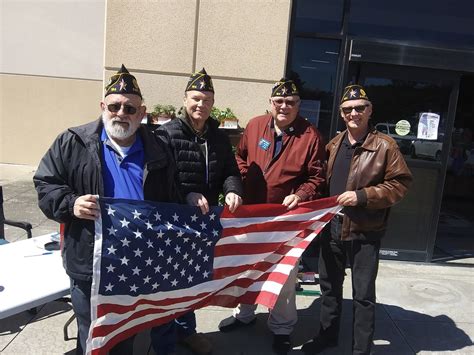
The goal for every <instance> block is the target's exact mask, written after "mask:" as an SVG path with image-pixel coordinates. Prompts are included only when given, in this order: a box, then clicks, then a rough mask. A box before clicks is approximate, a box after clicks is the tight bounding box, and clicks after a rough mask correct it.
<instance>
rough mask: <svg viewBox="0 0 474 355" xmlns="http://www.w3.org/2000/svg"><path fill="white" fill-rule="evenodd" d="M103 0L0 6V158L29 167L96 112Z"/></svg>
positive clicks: (13, 0)
mask: <svg viewBox="0 0 474 355" xmlns="http://www.w3.org/2000/svg"><path fill="white" fill-rule="evenodd" d="M104 19H105V0H65V1H57V0H42V1H36V0H22V1H17V0H2V1H1V3H0V52H1V60H0V163H12V164H32V165H36V164H37V163H38V162H39V160H40V158H41V157H42V155H43V154H44V153H45V152H46V150H47V149H48V147H49V146H50V145H51V143H52V140H53V139H54V138H55V137H56V136H57V134H58V133H60V132H61V131H62V130H64V129H65V128H66V127H69V126H75V125H79V124H81V123H84V122H87V121H90V120H92V119H94V118H96V117H98V115H99V112H100V111H99V101H100V98H101V95H102V78H103V54H104Z"/></svg>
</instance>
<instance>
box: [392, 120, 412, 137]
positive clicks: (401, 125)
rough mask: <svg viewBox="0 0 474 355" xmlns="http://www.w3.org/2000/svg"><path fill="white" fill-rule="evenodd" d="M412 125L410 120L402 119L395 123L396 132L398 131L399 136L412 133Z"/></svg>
mask: <svg viewBox="0 0 474 355" xmlns="http://www.w3.org/2000/svg"><path fill="white" fill-rule="evenodd" d="M410 127H411V125H410V122H408V121H407V120H400V121H398V122H397V124H396V125H395V132H397V134H398V135H399V136H406V135H407V134H408V133H410Z"/></svg>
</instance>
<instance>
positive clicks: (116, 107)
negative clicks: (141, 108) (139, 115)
mask: <svg viewBox="0 0 474 355" xmlns="http://www.w3.org/2000/svg"><path fill="white" fill-rule="evenodd" d="M122 107H123V112H124V113H125V114H127V115H133V114H135V113H136V112H137V108H136V107H134V106H131V105H121V104H108V105H107V110H109V111H110V112H113V113H116V112H119V111H120V109H121V108H122Z"/></svg>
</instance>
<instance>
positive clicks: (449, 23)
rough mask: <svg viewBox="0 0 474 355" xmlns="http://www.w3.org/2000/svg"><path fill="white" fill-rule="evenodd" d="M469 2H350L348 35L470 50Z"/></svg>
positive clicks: (473, 40)
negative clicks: (445, 45)
mask: <svg viewBox="0 0 474 355" xmlns="http://www.w3.org/2000/svg"><path fill="white" fill-rule="evenodd" d="M472 12H473V5H472V0H458V1H440V0H434V1H433V0H417V1H412V0H399V1H392V2H390V1H369V0H352V1H351V8H350V17H349V34H350V35H356V36H365V37H371V38H384V39H392V40H402V41H407V40H408V41H413V42H422V43H438V44H449V45H450V46H454V47H459V48H471V49H472V48H474V26H473V25H472Z"/></svg>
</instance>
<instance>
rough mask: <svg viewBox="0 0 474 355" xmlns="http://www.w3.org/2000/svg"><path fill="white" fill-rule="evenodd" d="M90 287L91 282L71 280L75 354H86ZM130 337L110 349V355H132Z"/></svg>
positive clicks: (89, 318) (89, 316)
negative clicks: (74, 318) (74, 316)
mask: <svg viewBox="0 0 474 355" xmlns="http://www.w3.org/2000/svg"><path fill="white" fill-rule="evenodd" d="M91 287H92V282H90V281H81V280H74V279H71V302H72V308H73V309H74V314H75V315H76V320H77V343H76V354H77V355H82V354H85V352H86V341H87V337H88V336H89V328H90V326H91ZM134 339H135V336H132V337H130V338H128V339H125V340H124V341H122V342H120V343H118V344H117V345H115V346H114V347H113V348H112V349H110V351H109V354H111V355H121V354H123V355H129V354H133V340H134Z"/></svg>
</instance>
